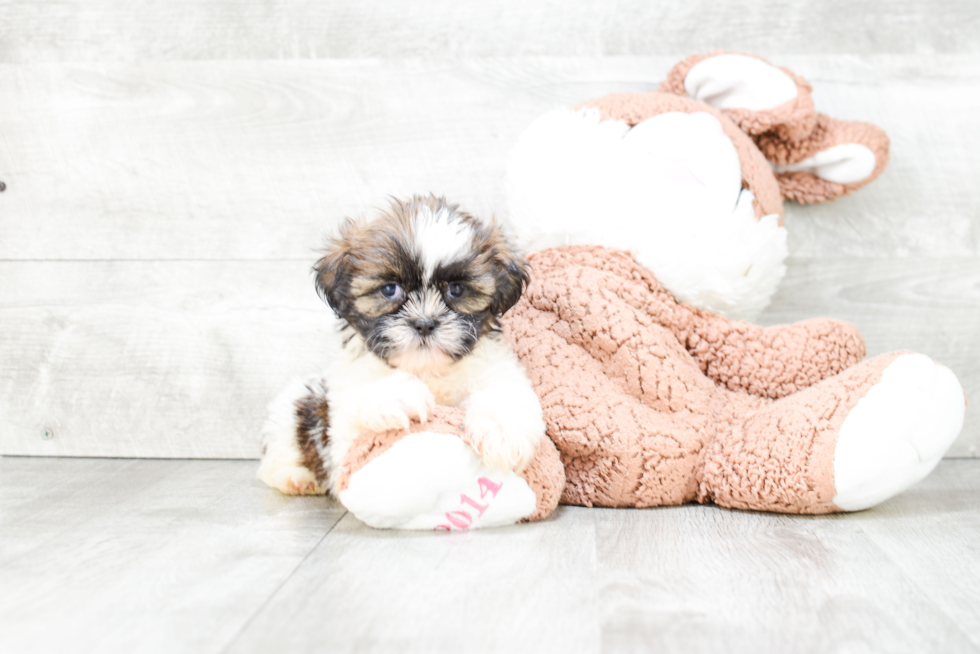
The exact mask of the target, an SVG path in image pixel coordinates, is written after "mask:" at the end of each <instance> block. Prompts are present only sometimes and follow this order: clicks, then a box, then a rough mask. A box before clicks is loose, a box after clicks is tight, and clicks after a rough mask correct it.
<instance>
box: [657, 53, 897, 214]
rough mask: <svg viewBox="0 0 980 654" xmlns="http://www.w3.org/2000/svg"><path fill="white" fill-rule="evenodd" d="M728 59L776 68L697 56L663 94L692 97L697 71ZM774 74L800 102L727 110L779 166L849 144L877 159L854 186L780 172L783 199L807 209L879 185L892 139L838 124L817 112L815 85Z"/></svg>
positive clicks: (872, 129)
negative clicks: (688, 84) (689, 80)
mask: <svg viewBox="0 0 980 654" xmlns="http://www.w3.org/2000/svg"><path fill="white" fill-rule="evenodd" d="M728 54H737V55H739V56H744V57H751V58H753V59H757V60H759V61H762V62H764V63H766V64H767V65H771V64H769V62H768V61H766V60H765V59H763V58H762V57H758V56H756V55H750V54H743V53H726V52H723V51H718V52H713V53H711V54H707V55H693V56H690V57H688V58H687V59H685V60H684V61H682V62H680V63H678V64H677V65H675V66H674V67H673V68H672V69H671V70H670V72H669V73H668V74H667V79H666V80H664V81H663V82H662V83H661V84H660V87H659V89H658V91H660V92H661V93H671V94H675V95H681V96H686V95H687V91H686V90H685V86H684V80H685V78H686V77H687V74H688V73H689V72H690V71H691V69H692V68H694V67H695V66H696V65H697V64H699V63H701V62H703V61H705V60H707V59H709V58H711V57H717V56H719V55H728ZM774 68H776V69H778V70H780V71H782V72H783V73H785V74H786V75H788V76H789V77H790V78H791V79H793V81H794V82H796V85H797V96H796V98H794V99H792V100H790V101H788V102H784V103H782V104H779V105H777V106H775V107H772V108H769V109H763V110H751V109H743V108H738V107H728V108H724V109H721V111H722V112H723V113H724V114H725V115H727V116H728V117H729V118H731V119H732V120H733V121H734V122H735V124H737V125H738V127H740V128H741V129H742V130H744V131H745V133H746V134H748V135H750V136H751V137H752V139H753V141H754V142H755V144H756V146H757V147H758V148H759V150H761V152H762V154H763V155H764V156H765V158H766V159H768V160H769V161H771V162H772V163H773V164H777V165H788V164H795V163H799V162H801V161H803V160H804V159H807V158H809V157H811V156H813V155H814V154H816V153H817V152H821V151H825V150H827V149H829V148H831V147H833V146H835V145H842V144H845V143H855V144H858V145H863V146H865V147H867V148H868V149H869V150H871V152H873V153H874V155H875V166H874V169H873V171H872V172H871V174H870V175H868V176H867V177H865V178H864V179H861V180H858V181H854V182H851V183H848V184H840V183H835V182H832V181H828V180H826V179H821V178H820V177H818V176H817V175H815V174H813V173H810V172H801V171H795V172H778V173H776V174H775V176H776V179H777V181H778V183H779V187H780V189H781V193H782V195H783V197H784V198H786V199H788V200H793V201H795V202H803V203H818V202H827V201H829V200H834V199H836V198H838V197H841V196H843V195H847V194H848V193H851V192H853V191H856V190H857V189H859V188H861V187H863V186H866V185H867V184H869V183H871V182H872V181H874V180H875V179H876V178H877V177H878V176H879V175H880V174H881V173H882V172H883V171H884V170H885V167H886V166H887V165H888V159H889V140H888V135H887V134H885V132H884V131H883V130H882V129H881V128H879V127H877V126H875V125H871V124H869V123H862V122H858V121H843V120H836V119H834V118H831V117H829V116H826V115H824V114H819V113H817V112H816V110H815V109H814V106H813V97H812V95H811V92H812V90H813V87H811V86H810V83H809V82H807V81H806V80H805V79H803V78H802V77H800V76H799V75H797V74H796V73H794V72H793V71H791V70H789V69H788V68H783V67H782V66H778V67H777V66H774Z"/></svg>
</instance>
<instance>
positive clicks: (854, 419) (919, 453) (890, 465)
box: [833, 354, 965, 511]
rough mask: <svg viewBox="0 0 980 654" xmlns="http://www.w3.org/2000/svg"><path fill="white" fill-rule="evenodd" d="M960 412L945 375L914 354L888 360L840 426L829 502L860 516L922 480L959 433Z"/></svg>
mask: <svg viewBox="0 0 980 654" xmlns="http://www.w3.org/2000/svg"><path fill="white" fill-rule="evenodd" d="M964 407H965V403H964V396H963V389H962V388H961V387H960V383H959V381H958V380H957V379H956V376H955V375H954V374H953V372H952V371H951V370H950V369H949V368H947V367H945V366H942V365H940V364H937V363H935V362H933V361H932V359H930V358H929V357H927V356H925V355H922V354H904V355H902V356H899V357H898V358H897V359H895V360H894V361H892V362H891V363H890V364H889V365H888V367H887V368H885V370H884V372H883V373H882V376H881V380H880V381H879V382H878V383H876V384H875V385H874V386H872V387H871V389H870V390H869V391H868V392H867V394H866V395H865V396H864V397H863V398H861V400H860V401H859V402H858V403H857V405H856V406H855V407H854V408H853V409H851V411H850V413H849V414H848V416H847V418H846V419H845V420H844V423H843V425H842V426H841V429H840V432H839V435H838V438H837V445H836V448H835V450H834V486H835V489H836V495H835V496H834V498H833V503H834V504H835V505H836V506H837V507H839V508H841V509H843V510H845V511H860V510H862V509H867V508H869V507H872V506H874V505H876V504H879V503H881V502H884V501H885V500H887V499H888V498H890V497H893V496H894V495H897V494H898V493H901V492H902V491H903V490H905V489H906V488H908V487H909V486H911V485H912V484H914V483H916V482H917V481H919V480H921V479H923V478H924V477H925V476H926V475H928V474H929V472H931V471H932V469H933V468H934V467H935V466H936V464H937V463H939V460H940V459H941V458H942V457H943V454H944V453H945V452H946V450H947V449H948V448H949V446H950V445H951V444H952V443H953V441H954V440H956V437H957V435H958V434H959V433H960V429H961V428H962V427H963V414H964Z"/></svg>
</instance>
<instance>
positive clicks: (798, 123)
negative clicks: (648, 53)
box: [659, 52, 816, 141]
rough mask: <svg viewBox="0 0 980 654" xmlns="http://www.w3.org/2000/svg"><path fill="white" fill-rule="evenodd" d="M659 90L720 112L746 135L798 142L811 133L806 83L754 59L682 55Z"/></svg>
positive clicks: (725, 54)
mask: <svg viewBox="0 0 980 654" xmlns="http://www.w3.org/2000/svg"><path fill="white" fill-rule="evenodd" d="M659 90H660V91H661V92H665V93H673V94H675V95H685V96H687V97H690V98H694V99H695V100H700V101H701V102H704V103H705V104H708V105H711V106H712V107H714V108H716V109H720V110H721V111H722V112H723V113H725V114H726V115H727V116H728V117H729V118H731V119H732V120H734V121H735V123H736V124H737V125H738V126H739V127H740V128H741V129H742V131H744V132H745V133H746V134H749V135H750V136H756V135H759V134H764V133H767V132H777V133H778V134H779V135H780V137H781V138H783V139H785V140H789V141H798V140H801V139H804V138H806V137H807V136H808V135H809V134H810V133H811V132H812V131H813V127H814V124H815V121H816V110H815V109H814V108H813V98H812V97H811V96H810V91H811V87H810V84H809V82H807V81H806V80H805V79H803V78H802V77H800V76H798V75H796V74H795V73H794V72H793V71H791V70H789V69H788V68H782V67H778V66H773V65H772V64H770V63H769V62H768V61H766V60H765V59H762V58H761V57H756V56H754V55H746V54H738V53H728V52H717V53H713V54H709V55H694V56H692V57H688V58H687V59H685V60H684V61H682V62H680V63H679V64H677V65H676V66H674V67H673V68H672V69H671V71H670V72H669V73H668V74H667V79H666V80H665V81H664V82H663V83H662V84H661V85H660V89H659Z"/></svg>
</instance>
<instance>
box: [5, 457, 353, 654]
mask: <svg viewBox="0 0 980 654" xmlns="http://www.w3.org/2000/svg"><path fill="white" fill-rule="evenodd" d="M344 513H345V511H344V510H343V509H342V508H341V507H339V505H336V504H334V503H332V502H330V501H328V500H325V499H324V498H322V497H319V498H295V497H285V496H282V495H280V494H279V493H278V492H276V491H274V490H272V489H270V488H267V487H266V486H265V485H263V484H262V483H261V482H260V481H258V480H257V479H255V464H254V462H251V461H249V462H231V461H145V460H144V461H120V460H93V459H76V460H67V459H45V458H34V459H29V458H10V457H6V458H0V588H2V589H3V591H2V592H0V651H4V652H9V653H11V654H15V653H19V652H95V651H99V652H217V651H220V650H221V648H222V647H223V646H224V645H225V644H226V643H227V642H228V641H230V640H231V639H232V638H233V637H234V636H235V634H236V633H237V632H238V630H239V629H241V628H242V626H243V625H244V624H246V622H247V621H248V620H249V618H250V617H251V616H252V615H253V614H254V613H255V612H257V611H259V610H260V608H261V607H262V605H263V604H264V602H265V601H266V600H267V599H268V597H269V596H270V595H271V594H272V593H274V592H275V590H276V589H277V588H278V587H279V586H280V585H281V584H282V583H283V582H284V581H285V580H286V579H287V578H288V577H289V575H290V574H292V572H293V571H294V570H295V568H296V566H297V565H298V564H299V563H300V561H302V560H303V558H304V557H305V556H306V555H307V554H308V553H309V552H310V551H311V550H312V549H313V548H314V546H315V545H316V544H317V543H318V542H320V541H321V540H322V539H323V538H324V536H325V535H326V534H327V533H328V532H329V531H330V529H331V528H332V527H333V525H334V524H336V522H337V521H338V520H339V519H340V518H341V517H342V516H343V515H344Z"/></svg>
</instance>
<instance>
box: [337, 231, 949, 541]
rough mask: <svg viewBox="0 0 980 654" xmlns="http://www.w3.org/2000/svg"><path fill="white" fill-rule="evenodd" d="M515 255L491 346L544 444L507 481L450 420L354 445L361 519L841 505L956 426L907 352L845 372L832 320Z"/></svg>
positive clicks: (851, 359)
mask: <svg viewBox="0 0 980 654" xmlns="http://www.w3.org/2000/svg"><path fill="white" fill-rule="evenodd" d="M530 262H531V264H532V265H533V266H534V270H535V275H534V277H533V278H532V281H531V284H530V286H529V287H528V289H527V291H526V292H525V294H524V296H523V297H522V298H521V300H520V302H518V304H517V306H515V307H514V308H513V309H512V310H511V311H510V312H509V313H508V315H507V316H506V317H505V320H504V323H505V335H506V337H507V338H508V339H509V340H510V342H511V343H512V345H513V347H514V348H515V351H516V352H517V354H518V356H519V357H520V358H521V360H522V362H523V363H524V365H525V366H526V368H527V370H528V373H529V374H530V376H531V380H532V382H533V384H534V386H535V389H536V391H537V393H538V396H539V398H540V399H541V404H542V407H543V409H544V418H545V422H546V425H547V431H548V436H549V437H550V439H551V440H550V441H545V442H544V443H543V444H542V446H541V447H540V448H539V450H538V453H537V455H536V457H535V459H534V461H533V462H532V463H531V465H529V466H528V468H527V469H526V470H523V471H520V472H510V471H494V470H489V469H487V468H486V467H485V466H483V464H482V463H481V462H480V461H479V459H478V457H477V456H476V453H475V451H474V450H473V448H471V447H470V446H469V445H467V435H466V433H465V431H464V430H463V429H462V424H463V420H462V412H461V411H460V410H459V409H452V408H448V407H438V408H437V412H436V415H435V416H434V418H433V419H432V420H430V421H429V422H428V423H427V424H425V425H419V424H416V425H413V427H412V429H411V430H410V431H408V432H400V433H398V432H388V433H385V434H365V435H364V437H363V438H362V439H361V440H360V441H358V443H357V444H356V445H355V447H354V448H352V450H351V452H350V454H349V455H348V457H347V459H346V460H345V462H344V465H343V468H342V473H341V481H340V483H339V487H340V489H341V491H340V494H339V498H340V500H341V502H342V503H343V504H344V505H345V506H346V507H347V508H348V509H350V510H351V511H352V512H353V513H354V514H355V515H356V516H357V517H358V518H360V519H361V520H363V521H364V522H366V523H368V524H369V525H372V526H375V527H397V528H406V529H413V528H414V529H441V530H447V531H453V530H459V529H470V528H475V527H485V526H493V525H502V524H510V523H513V522H517V521H522V520H538V519H541V518H544V517H546V516H547V515H548V514H549V513H550V512H551V511H552V510H554V508H555V506H556V505H557V504H558V501H559V499H560V500H561V502H562V503H564V504H577V505H583V506H614V507H651V506H664V505H676V504H683V503H687V502H692V501H697V502H713V503H715V504H717V505H720V506H725V507H731V508H740V509H755V510H760V511H778V512H783V513H829V512H834V511H856V510H861V509H865V508H868V507H871V506H874V505H875V504H878V503H880V502H882V501H884V500H886V499H888V498H889V497H892V496H893V495H895V494H897V493H899V492H901V491H902V490H904V489H906V488H908V487H909V486H910V485H911V484H913V483H915V482H916V481H919V480H920V479H922V478H923V477H925V476H926V475H927V474H928V473H929V472H930V471H931V470H932V469H933V468H934V467H935V465H936V464H937V463H938V462H939V460H940V459H941V458H942V456H943V454H944V453H945V451H946V450H947V449H948V448H949V446H950V445H951V444H952V442H953V441H954V440H955V439H956V436H957V435H958V434H959V432H960V429H961V428H962V425H963V416H964V408H965V402H964V395H963V390H962V388H961V387H960V385H959V382H958V381H957V379H956V377H955V375H953V373H952V372H951V371H950V370H949V369H948V368H946V367H944V366H942V365H939V364H937V363H934V362H933V361H932V360H931V359H929V358H928V357H926V356H924V355H921V354H914V353H911V352H894V353H891V354H885V355H881V356H878V357H875V358H873V359H870V360H868V361H862V358H863V357H864V354H865V349H864V341H863V339H862V338H861V335H860V333H859V332H858V331H857V329H855V328H854V327H853V326H851V325H850V324H848V323H846V322H842V321H838V320H830V319H814V320H808V321H804V322H801V323H797V324H794V325H779V326H774V327H767V328H762V327H758V326H756V325H753V324H750V323H746V322H737V321H731V320H729V319H727V318H724V317H723V316H720V315H718V314H715V313H712V312H709V311H706V310H703V309H698V308H695V307H691V306H688V305H685V304H683V303H679V302H677V301H676V300H675V299H674V298H673V296H672V295H671V294H670V293H668V292H667V291H666V290H665V289H664V288H663V287H662V286H661V285H660V284H659V283H658V282H657V280H656V279H655V278H654V277H653V275H652V274H651V273H650V272H649V271H648V270H647V269H646V268H644V267H643V266H641V265H640V264H639V263H638V262H637V261H636V259H635V258H634V257H633V256H632V255H631V254H629V253H627V252H623V251H617V250H609V249H606V248H603V247H600V246H568V247H564V248H557V249H548V250H543V251H541V252H537V253H535V254H533V255H531V257H530ZM501 410H502V411H506V410H507V408H506V407H501ZM556 446H557V450H558V451H557V452H556V451H555V447H556ZM559 453H560V454H559ZM559 456H560V459H559Z"/></svg>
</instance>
